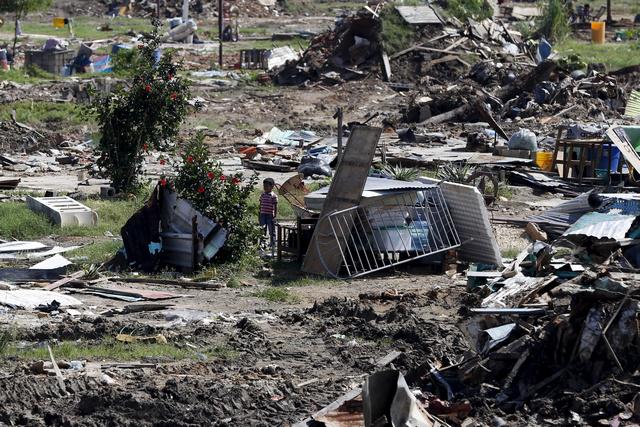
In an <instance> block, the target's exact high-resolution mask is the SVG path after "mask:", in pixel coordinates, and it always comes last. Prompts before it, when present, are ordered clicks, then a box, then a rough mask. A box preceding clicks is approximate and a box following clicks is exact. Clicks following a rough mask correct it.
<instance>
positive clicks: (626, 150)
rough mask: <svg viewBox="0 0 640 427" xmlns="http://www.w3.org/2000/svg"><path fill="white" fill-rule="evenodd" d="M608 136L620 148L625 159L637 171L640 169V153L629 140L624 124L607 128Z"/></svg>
mask: <svg viewBox="0 0 640 427" xmlns="http://www.w3.org/2000/svg"><path fill="white" fill-rule="evenodd" d="M607 136H608V137H609V139H610V140H611V141H612V142H613V143H614V145H615V146H616V147H618V150H620V152H621V153H622V155H623V156H624V158H625V160H626V161H627V162H629V164H631V166H633V168H634V169H635V170H637V171H640V155H639V154H638V152H637V151H636V150H635V148H634V147H633V144H631V141H629V138H628V137H627V134H626V132H625V131H624V128H623V127H622V126H615V127H610V128H609V130H607Z"/></svg>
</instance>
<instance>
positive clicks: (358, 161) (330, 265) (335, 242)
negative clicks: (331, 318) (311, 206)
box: [302, 126, 382, 276]
mask: <svg viewBox="0 0 640 427" xmlns="http://www.w3.org/2000/svg"><path fill="white" fill-rule="evenodd" d="M380 135H382V129H381V128H375V127H368V126H357V127H355V128H354V129H353V131H352V132H351V135H350V136H349V140H348V142H347V147H346V148H345V150H344V154H343V155H342V161H341V162H340V165H339V166H338V169H337V170H336V173H335V176H334V178H333V180H332V181H331V186H330V187H329V192H328V193H327V197H326V199H325V202H324V205H323V206H322V212H321V214H320V220H319V221H318V225H317V227H316V228H315V230H314V232H313V236H312V237H311V242H310V244H309V249H308V250H307V254H306V256H305V258H304V262H303V264H302V271H304V272H306V273H311V274H319V275H327V274H329V275H333V276H337V275H338V271H339V270H340V266H341V265H342V250H343V249H344V248H345V247H346V240H345V239H338V238H336V236H335V235H334V233H333V231H332V229H331V224H330V223H329V221H328V220H326V218H327V217H328V216H329V214H331V213H333V212H336V211H339V210H343V209H348V208H351V207H354V206H358V205H359V204H360V200H361V198H362V191H363V190H364V186H365V183H366V182H367V175H368V174H369V168H370V167H371V162H372V161H373V156H374V154H375V150H376V146H377V145H378V141H379V140H380ZM323 219H325V220H324V221H323ZM319 247H320V248H323V251H322V253H320V252H319V251H318V248H319Z"/></svg>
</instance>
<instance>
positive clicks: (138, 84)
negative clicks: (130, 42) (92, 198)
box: [89, 21, 190, 192]
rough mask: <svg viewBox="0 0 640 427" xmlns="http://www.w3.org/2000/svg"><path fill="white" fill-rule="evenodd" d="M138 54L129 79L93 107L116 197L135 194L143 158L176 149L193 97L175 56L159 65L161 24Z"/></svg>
mask: <svg viewBox="0 0 640 427" xmlns="http://www.w3.org/2000/svg"><path fill="white" fill-rule="evenodd" d="M154 27H155V29H154V31H153V32H152V33H151V34H149V35H147V36H145V37H144V38H143V39H142V41H141V42H140V44H139V45H138V46H137V49H138V51H139V52H138V60H137V61H136V67H135V69H133V70H132V73H131V79H130V80H129V81H128V82H127V83H126V84H121V85H119V86H118V87H117V88H116V89H115V90H114V91H112V92H111V93H109V94H106V95H98V96H96V97H95V98H94V101H93V102H92V103H91V105H90V106H89V112H90V113H91V114H93V115H95V117H96V118H97V122H98V126H99V128H100V131H101V137H100V141H99V142H98V147H97V152H98V155H99V157H98V161H97V164H98V166H99V168H100V171H101V173H102V175H103V176H106V177H109V178H110V179H111V181H112V185H113V187H114V188H115V189H116V191H118V192H132V191H135V190H136V189H137V188H138V186H139V184H140V181H139V177H140V172H141V168H142V161H143V158H144V154H145V153H146V152H147V151H149V150H152V149H155V150H161V151H166V150H169V149H171V148H173V144H172V143H171V139H172V138H174V137H176V136H177V134H178V131H179V128H180V125H181V124H182V122H183V121H184V119H185V116H186V114H187V109H188V103H187V100H188V99H189V97H190V91H189V86H188V84H187V82H186V81H185V80H184V79H183V78H181V77H179V76H178V74H177V73H178V71H179V64H177V63H176V62H175V61H174V58H173V54H172V52H171V51H165V52H163V53H162V56H161V57H160V59H159V60H157V58H156V55H155V52H156V51H157V50H158V48H159V46H160V38H159V28H160V25H159V22H157V21H156V22H154Z"/></svg>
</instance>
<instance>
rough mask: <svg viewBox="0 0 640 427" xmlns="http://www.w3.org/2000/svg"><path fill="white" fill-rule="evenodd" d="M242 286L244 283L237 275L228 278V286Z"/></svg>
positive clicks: (234, 287) (232, 287)
mask: <svg viewBox="0 0 640 427" xmlns="http://www.w3.org/2000/svg"><path fill="white" fill-rule="evenodd" d="M241 287H242V283H241V282H240V280H238V278H237V277H236V276H231V277H230V278H229V280H227V288H231V289H237V288H241Z"/></svg>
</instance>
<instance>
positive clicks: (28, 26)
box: [0, 16, 153, 48]
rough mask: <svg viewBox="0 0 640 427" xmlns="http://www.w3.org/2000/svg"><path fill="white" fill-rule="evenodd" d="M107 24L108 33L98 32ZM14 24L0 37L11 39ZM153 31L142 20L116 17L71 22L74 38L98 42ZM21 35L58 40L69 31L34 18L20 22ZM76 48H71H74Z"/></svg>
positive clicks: (86, 17) (81, 17) (82, 17)
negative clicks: (34, 35) (41, 36)
mask: <svg viewBox="0 0 640 427" xmlns="http://www.w3.org/2000/svg"><path fill="white" fill-rule="evenodd" d="M105 24H107V25H108V26H109V28H110V30H108V31H102V30H99V29H98V28H99V27H103V26H104V25H105ZM14 28H15V26H14V23H13V22H11V21H9V22H6V23H5V24H4V26H3V27H1V28H0V37H2V38H4V39H7V38H13V32H14ZM152 29H153V27H152V25H151V22H150V21H149V20H147V19H143V18H125V17H116V18H115V19H113V20H112V19H109V18H106V17H105V18H102V19H100V18H93V17H88V16H79V17H76V18H74V20H73V30H74V34H75V36H76V38H79V39H82V40H99V39H108V38H110V37H113V36H116V35H120V34H125V33H127V32H129V31H134V32H136V33H139V32H143V31H151V30H152ZM22 32H23V34H27V35H28V34H38V35H47V36H51V37H58V38H69V37H71V35H70V34H69V30H68V29H67V28H54V27H53V24H52V20H51V18H48V17H45V18H42V19H41V20H38V21H36V20H35V19H34V18H28V19H27V20H26V21H24V22H22ZM75 47H76V46H71V48H75Z"/></svg>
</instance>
